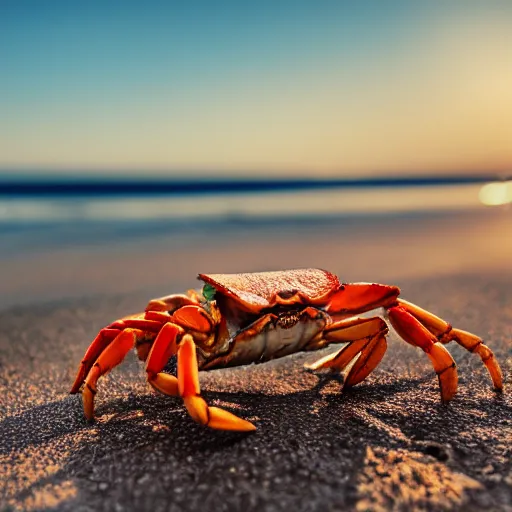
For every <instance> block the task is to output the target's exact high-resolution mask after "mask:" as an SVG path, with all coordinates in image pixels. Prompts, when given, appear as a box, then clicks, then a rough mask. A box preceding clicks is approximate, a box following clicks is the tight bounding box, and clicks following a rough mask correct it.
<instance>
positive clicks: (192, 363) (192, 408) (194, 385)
mask: <svg viewBox="0 0 512 512" xmlns="http://www.w3.org/2000/svg"><path fill="white" fill-rule="evenodd" d="M178 390H179V394H180V396H181V397H182V398H183V401H184V403H185V407H186V408H187V411H188V413H189V414H190V416H192V418H193V419H194V420H195V421H197V422H198V423H201V424H202V425H206V426H208V427H210V428H214V429H218V430H236V431H250V430H256V427H255V426H254V425H253V424H252V423H250V422H249V421H246V420H243V419H241V418H239V417H237V416H235V415H234V414H232V413H230V412H228V411H225V410H224V409H220V408H218V407H210V406H208V404H207V403H206V401H205V400H204V399H203V398H202V397H201V394H200V393H201V391H200V388H199V376H198V369H197V356H196V345H195V343H194V340H193V338H192V336H190V335H189V334H185V335H184V336H183V339H182V341H181V343H180V345H179V348H178Z"/></svg>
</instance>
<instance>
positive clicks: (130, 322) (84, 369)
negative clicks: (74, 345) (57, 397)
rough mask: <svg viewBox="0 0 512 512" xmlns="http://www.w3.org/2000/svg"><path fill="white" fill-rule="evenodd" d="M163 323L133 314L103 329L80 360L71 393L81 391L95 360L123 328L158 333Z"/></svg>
mask: <svg viewBox="0 0 512 512" xmlns="http://www.w3.org/2000/svg"><path fill="white" fill-rule="evenodd" d="M161 325H162V322H161V321H154V320H146V319H143V318H140V315H133V316H132V317H127V318H124V319H122V320H116V321H115V322H112V323H111V324H110V325H108V326H107V327H105V328H103V329H101V331H100V332H99V333H98V335H97V336H96V338H94V340H93V342H92V343H91V344H90V345H89V348H88V349H87V352H86V353H85V355H84V358H83V359H82V361H81V362H80V366H79V367H78V372H77V375H76V378H75V382H74V383H73V386H72V387H71V391H70V394H75V393H78V391H80V387H81V386H82V384H83V383H84V379H85V377H86V376H87V374H88V373H89V371H90V369H91V368H92V365H93V364H94V362H95V361H96V360H97V359H98V357H99V356H100V355H101V354H102V353H103V351H104V350H105V349H106V348H107V347H108V346H109V345H110V343H112V342H113V341H114V339H115V338H116V336H118V335H119V334H120V333H121V332H122V331H123V330H125V329H127V328H131V329H136V330H142V331H147V332H154V333H155V335H156V333H157V332H158V331H159V330H160V327H161Z"/></svg>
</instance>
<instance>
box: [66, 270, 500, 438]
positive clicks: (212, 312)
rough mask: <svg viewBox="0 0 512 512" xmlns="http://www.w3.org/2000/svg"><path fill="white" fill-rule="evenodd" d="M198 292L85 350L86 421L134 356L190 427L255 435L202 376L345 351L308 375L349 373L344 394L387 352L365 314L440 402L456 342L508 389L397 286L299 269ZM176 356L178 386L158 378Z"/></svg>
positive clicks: (134, 319) (161, 304)
mask: <svg viewBox="0 0 512 512" xmlns="http://www.w3.org/2000/svg"><path fill="white" fill-rule="evenodd" d="M199 279H201V280H202V281H204V283H205V284H204V287H203V289H202V291H201V292H198V291H193V290H190V291H189V292H188V293H187V294H186V295H169V296H168V297H162V298H160V299H155V300H152V301H150V302H149V304H148V305H147V306H146V310H145V312H143V313H140V314H137V315H132V316H128V317H126V318H123V319H121V320H117V321H115V322H114V323H112V324H110V325H109V326H107V327H105V328H104V329H102V330H101V331H100V332H99V334H98V335H97V337H96V338H95V340H94V341H93V342H92V343H91V345H90V346H89V349H88V350H87V352H86V354H85V356H84V358H83V360H82V362H81V363H80V367H79V369H78V374H77V376H76V379H75V382H74V384H73V387H72V389H71V393H77V392H78V391H79V390H80V389H81V388H82V397H83V405H84V412H85V416H86V417H87V418H88V419H93V417H94V395H95V394H96V385H97V381H98V379H99V377H101V376H102V375H104V374H105V373H107V372H109V371H110V370H111V369H112V368H113V367H114V366H116V365H118V364H119V363H121V361H122V360H123V358H124V357H125V356H126V354H127V353H128V352H129V351H130V350H131V349H132V348H134V347H135V349H136V351H137V354H138V357H139V359H141V360H142V361H145V362H146V372H147V379H148V382H149V383H150V384H151V386H152V387H153V388H154V389H156V390H157V391H159V392H161V393H164V394H165V395H171V396H180V397H181V398H182V399H183V401H184V403H185V406H186V408H187V410H188V412H189V414H190V416H192V418H193V419H194V420H195V421H197V422H199V423H201V424H203V425H207V426H208V427H211V428H214V429H220V430H238V431H248V430H254V429H255V428H256V427H255V426H254V425H253V424H252V423H250V422H248V421H246V420H243V419H241V418H239V417H237V416H235V415H234V414H232V413H230V412H228V411H225V410H224V409H220V408H218V407H211V406H209V405H208V404H207V403H206V401H205V400H204V398H203V397H202V396H201V392H200V388H199V379H198V370H209V369H213V368H222V367H227V366H238V365H244V364H250V363H261V362H264V361H268V360H270V359H276V358H279V357H283V356H286V355H289V354H292V353H295V352H300V351H306V350H318V349H321V348H324V347H326V346H327V345H329V344H331V343H344V344H345V345H344V346H343V347H342V348H341V349H339V350H337V351H336V352H334V353H333V354H329V355H327V356H326V357H323V358H321V359H320V360H319V361H317V362H315V363H314V364H312V365H309V366H307V367H308V368H309V369H312V370H318V369H322V368H331V369H333V370H338V371H342V370H344V369H345V368H349V370H348V373H347V375H346V377H345V386H353V385H355V384H358V383H359V382H361V381H362V380H364V379H365V378H366V377H367V376H368V375H369V374H370V373H371V372H372V371H373V370H374V369H375V368H376V367H377V365H378V364H379V362H380V361H381V359H382V357H383V356H384V353H385V352H386V348H387V344H386V334H387V332H388V326H387V324H386V322H385V321H384V320H383V319H382V318H380V317H379V316H373V317H361V316H357V315H359V314H361V313H365V312H367V311H370V310H373V309H376V308H384V310H385V311H386V313H387V316H388V318H389V321H390V322H391V324H392V325H393V327H394V328H395V330H396V331H397V333H398V334H399V335H400V336H401V337H402V338H403V339H404V340H405V341H406V342H408V343H410V344H411V345H413V346H415V347H419V348H420V349H421V350H423V351H424V352H425V353H426V354H427V356H428V357H429V358H430V361H431V362H432V366H433V367H434V370H435V372H436V373H437V375H438V378H439V385H440V388H441V399H442V400H443V401H445V402H447V401H449V400H451V398H452V397H453V396H454V394H455V392H456V390H457V369H456V365H455V361H454V360H453V358H452V356H451V355H450V353H449V352H448V350H446V348H445V347H444V344H446V343H448V342H450V341H455V342H456V343H458V344H459V345H461V346H462V347H464V348H465V349H466V350H469V351H470V352H474V353H476V354H478V355H479V356H480V357H481V359H482V361H483V362H484V364H485V365H486V367H487V369H488V371H489V373H490V376H491V379H492V382H493V384H494V388H495V389H496V390H498V391H501V390H502V388H503V381H502V374H501V370H500V367H499V364H498V362H497V361H496V359H495V357H494V354H493V352H492V351H491V349H490V348H489V347H487V346H486V345H484V343H483V341H482V340H481V339H480V338H479V337H478V336H475V335H474V334H470V333H468V332H466V331H462V330H459V329H454V328H452V326H451V325H450V324H449V323H447V322H445V321H444V320H442V319H441V318H438V317H437V316H435V315H433V314H432V313H429V312H428V311H425V310H424V309H422V308H420V307H418V306H416V305H414V304H411V303H410V302H406V301H405V300H401V299H399V298H398V295H399V293H400V290H399V288H398V287H396V286H388V285H384V284H369V283H350V284H342V283H340V281H339V280H338V278H337V277H336V276H335V275H333V274H331V273H330V272H327V271H325V270H318V269H301V270H286V271H278V272H260V273H250V274H199ZM174 355H177V364H178V366H177V374H178V377H177V378H176V377H174V376H173V375H170V374H167V373H164V372H162V370H163V368H164V367H165V365H166V364H167V362H168V360H169V359H170V358H171V357H172V356H174Z"/></svg>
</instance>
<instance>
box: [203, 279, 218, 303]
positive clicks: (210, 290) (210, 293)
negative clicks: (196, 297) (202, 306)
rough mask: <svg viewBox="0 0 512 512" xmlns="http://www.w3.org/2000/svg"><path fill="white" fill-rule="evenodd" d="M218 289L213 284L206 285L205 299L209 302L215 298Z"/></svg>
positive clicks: (204, 289) (204, 287) (204, 288)
mask: <svg viewBox="0 0 512 512" xmlns="http://www.w3.org/2000/svg"><path fill="white" fill-rule="evenodd" d="M216 291H217V290H216V289H215V287H214V286H212V285H211V284H208V283H206V284H205V285H204V286H203V297H204V298H205V299H206V300H207V301H208V302H209V301H211V300H213V299H214V298H215V293H216Z"/></svg>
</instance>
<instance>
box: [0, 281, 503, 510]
mask: <svg viewBox="0 0 512 512" xmlns="http://www.w3.org/2000/svg"><path fill="white" fill-rule="evenodd" d="M511 287H512V279H511V278H510V276H509V277H507V278H503V277H500V278H498V277H492V276H485V277H484V276H480V277H476V276H469V275H467V276H458V277H452V278H450V279H446V278H445V279H443V280H437V281H436V280H416V281H410V282H408V283H405V284H404V286H403V289H406V290H407V292H408V293H407V297H408V298H409V299H412V300H414V301H416V302H420V303H421V304H422V305H424V306H426V307H427V308H430V309H431V310H433V311H435V312H436V313H438V314H440V315H443V316H445V317H446V318H449V319H450V320H452V321H453V322H454V323H455V324H456V325H458V326H462V327H464V328H466V329H469V330H471V331H474V332H477V333H480V334H482V335H484V336H485V337H486V339H487V340H488V343H489V345H490V346H492V348H493V349H494V350H495V352H496V354H497V356H498V358H499V361H500V362H501V364H502V368H503V370H504V374H505V382H506V383H510V375H511V370H512V349H511V347H512V308H511V304H510V300H509V297H510V289H511ZM137 303H138V297H136V296H132V295H127V296H123V297H103V298H101V299H96V300H86V299H82V300H79V299H77V300H74V301H72V302H67V303H51V304H47V305H41V306H34V307H31V308H16V309H11V310H8V311H5V312H4V313H2V314H1V315H0V324H1V325H2V334H1V336H2V340H1V341H2V343H1V347H2V366H1V368H0V396H1V403H2V412H1V414H2V419H1V422H0V451H1V455H0V456H1V459H0V461H1V466H0V468H1V474H2V481H1V484H0V492H1V495H0V499H1V500H2V507H3V508H1V509H0V510H4V511H7V510H70V511H71V510H73V511H80V510H84V511H86V510H116V511H121V510H157V511H158V510H347V509H353V510H388V509H394V510H462V509H464V510H482V509H492V510H512V508H511V504H512V462H511V459H512V398H511V395H510V394H509V393H504V394H503V395H499V394H498V395H496V394H495V393H494V392H493V391H492V388H491V384H490V380H489V378H488V376H487V373H486V371H485V369H484V368H483V365H482V364H481V363H480V361H479V360H478V358H477V357H476V356H473V355H472V354H469V353H467V352H465V351H463V350H461V349H460V348H459V347H457V346H455V347H453V348H452V353H453V355H454V357H455V359H456V360H457V363H458V365H459V375H460V389H459V393H458V395H457V396H456V398H455V399H454V400H453V402H452V403H451V404H450V405H449V406H443V405H441V404H440V402H439V395H438V386H437V381H436V378H435V375H434V374H433V372H432V370H431V368H430V365H429V363H428V361H427V358H426V357H424V356H423V355H422V353H421V352H420V351H419V350H417V349H414V348H412V347H410V346H408V345H407V344H405V343H403V342H401V341H399V340H398V339H397V338H396V337H395V336H391V340H390V347H389V350H388V353H387V354H386V357H385V359H384V360H383V362H382V363H381V365H380V367H379V368H378V369H377V370H376V371H375V372H374V373H373V374H372V375H371V376H370V377H369V378H368V379H367V380H366V381H365V382H364V383H363V384H361V385H359V386H357V387H356V388H354V389H352V390H350V391H344V392H341V389H340V383H339V382H338V381H337V380H335V379H334V380H333V379H326V378H319V377H317V376H315V375H312V374H309V373H307V372H305V371H304V370H303V369H302V365H303V363H304V362H305V361H311V360H314V359H315V358H316V357H317V355H318V354H312V353H309V354H300V355H296V356H291V357H288V358H285V359H281V360H277V361H272V362H270V363H267V364H263V365H254V366H250V367H242V368H235V369H231V370H218V371H212V372H205V373H202V374H201V384H202V387H203V390H204V394H205V396H206V398H207V399H208V401H209V403H210V404H215V405H217V406H219V405H220V406H225V407H227V408H229V409H231V410H232V411H235V412H237V414H239V415H241V416H242V417H245V418H248V419H250V420H251V421H254V422H255V423H256V424H257V426H258V430H257V431H256V432H255V433H253V434H249V435H243V434H233V433H225V432H216V431H212V430H208V429H205V428H202V427H200V426H198V425H196V424H194V423H193V422H192V420H191V419H190V418H189V417H188V416H187V414H186V413H185V411H184V408H183V407H182V405H181V404H180V402H179V400H177V399H173V398H167V397H163V396H159V395H156V394H154V393H153V392H152V391H150V390H149V389H148V386H147V385H146V383H145V381H144V378H143V375H142V374H143V371H142V368H141V365H140V363H139V362H138V361H136V359H135V357H131V356H130V357H128V358H127V361H126V363H125V364H124V365H122V366H121V367H119V368H117V369H116V370H115V371H114V372H113V373H112V374H111V375H109V376H108V377H106V378H105V379H103V382H102V383H101V388H100V392H99V393H98V407H97V414H98V421H97V422H96V423H95V424H87V423H86V422H85V421H84V419H83V416H82V412H81V403H80V398H79V397H78V396H69V395H68V394H67V391H68V388H69V385H70V383H71V381H72V377H73V373H74V371H75V368H76V364H77V362H78V361H79V360H80V358H81V356H82V354H83V351H84V349H85V347H86V345H87V342H88V340H89V339H90V338H92V336H93V335H94V333H95V331H96V329H97V328H98V326H100V325H102V323H105V321H106V320H107V316H108V315H107V314H106V312H107V311H108V313H109V314H113V315H114V316H115V315H121V314H123V313H124V312H126V311H127V310H128V311H130V310H132V309H133V308H134V307H136V306H137ZM509 388H510V386H509Z"/></svg>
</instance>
